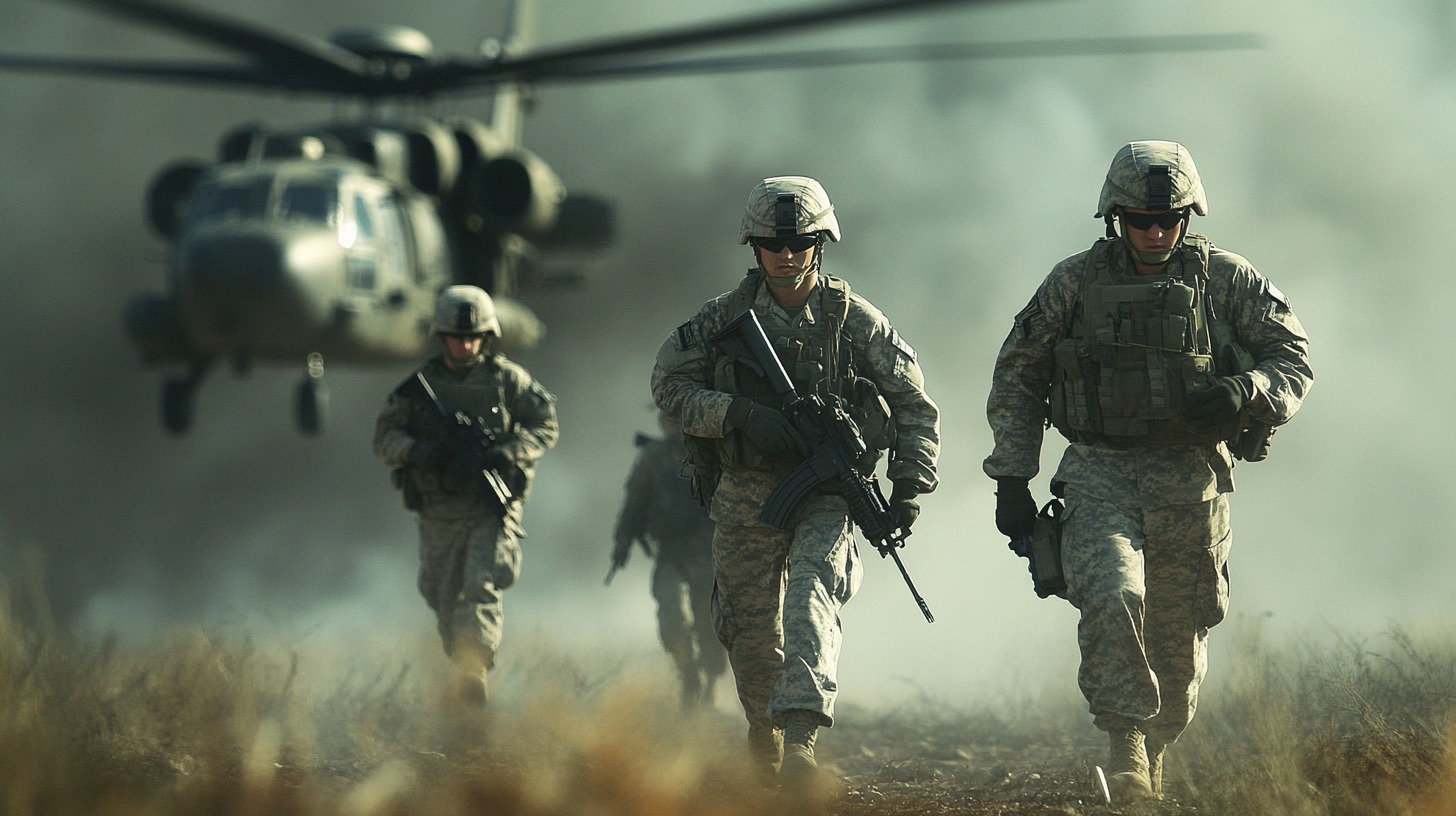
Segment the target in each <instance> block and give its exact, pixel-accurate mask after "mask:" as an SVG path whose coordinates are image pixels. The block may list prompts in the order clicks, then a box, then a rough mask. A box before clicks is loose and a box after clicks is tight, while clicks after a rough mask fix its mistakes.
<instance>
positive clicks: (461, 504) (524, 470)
mask: <svg viewBox="0 0 1456 816" xmlns="http://www.w3.org/2000/svg"><path fill="white" fill-rule="evenodd" d="M419 372H420V373H423V374H424V375H425V379H427V380H428V381H429V382H430V383H431V384H432V387H434V389H435V390H436V391H437V392H438V394H439V396H440V398H441V400H442V401H443V402H444V403H445V406H446V408H448V409H450V410H452V411H453V410H456V409H458V408H459V407H461V406H457V405H453V404H452V400H451V396H450V394H451V392H452V391H454V390H456V389H462V390H468V391H475V392H477V393H480V394H482V395H484V396H483V400H484V402H485V403H488V404H487V405H486V406H485V407H486V411H485V412H484V413H486V414H488V417H487V421H488V424H489V425H491V426H493V427H492V428H491V429H492V430H493V431H495V432H496V434H497V442H496V445H497V446H498V447H500V448H501V449H503V450H504V451H505V452H506V453H507V455H508V456H509V457H510V458H511V460H512V462H514V464H515V466H516V468H517V469H518V470H519V471H520V473H521V476H522V478H523V479H524V483H525V489H524V490H523V491H522V496H523V497H524V496H525V495H528V494H529V490H530V485H531V482H532V480H533V479H534V477H535V471H536V461H537V460H538V459H540V458H541V455H542V454H544V453H545V452H546V451H547V450H549V449H550V448H551V447H552V446H553V445H555V444H556V439H557V436H558V435H559V433H560V431H559V428H558V426H557V423H556V398H555V397H554V396H552V395H551V393H550V392H549V391H547V390H546V389H545V388H542V387H541V385H540V383H538V382H536V380H535V379H533V378H532V377H531V375H530V373H529V372H527V371H526V369H525V368H522V367H521V366H519V365H517V364H516V363H513V362H511V361H510V360H507V359H506V358H505V357H503V356H500V355H498V354H497V355H492V356H489V357H487V358H486V359H485V361H484V362H483V363H481V364H480V365H478V366H476V367H475V368H472V369H470V370H469V371H468V372H466V373H464V374H463V375H462V374H460V373H457V372H455V371H452V370H451V369H450V368H449V367H448V366H446V365H445V361H444V359H443V357H441V356H438V355H437V356H435V357H432V358H430V359H429V360H428V361H426V362H425V364H424V365H423V366H421V367H420V368H419ZM410 379H413V375H411V377H410ZM406 382H408V381H406ZM444 429H445V419H444V418H442V417H441V416H440V414H439V411H438V410H437V409H436V408H435V406H434V405H433V404H431V403H429V402H426V401H423V400H420V399H416V398H414V397H409V396H403V395H401V394H400V393H399V390H396V391H394V392H391V393H390V395H389V397H388V399H386V400H385V403H384V407H383V408H381V409H380V411H379V415H378V417H377V418H376V420H375V424H374V454H375V455H376V456H378V457H379V459H380V460H381V461H383V462H384V464H386V465H388V466H389V467H391V468H406V473H407V476H408V478H410V479H412V480H413V481H414V483H415V485H416V486H417V487H418V489H419V491H420V494H421V497H422V498H423V500H424V504H425V507H424V509H423V510H422V512H426V513H435V514H444V515H469V514H472V513H475V512H479V511H480V510H481V507H482V503H483V501H484V500H483V499H481V498H480V497H478V496H474V495H471V494H461V493H459V492H452V491H449V490H446V489H445V488H444V486H443V485H442V484H441V480H440V475H439V474H438V473H424V472H415V471H416V469H414V468H408V464H409V452H410V449H411V448H412V447H414V445H415V442H416V441H417V440H420V439H426V438H433V439H440V438H443V436H444ZM520 506H521V505H520V502H517V503H516V504H515V505H514V506H513V515H516V516H519V513H520Z"/></svg>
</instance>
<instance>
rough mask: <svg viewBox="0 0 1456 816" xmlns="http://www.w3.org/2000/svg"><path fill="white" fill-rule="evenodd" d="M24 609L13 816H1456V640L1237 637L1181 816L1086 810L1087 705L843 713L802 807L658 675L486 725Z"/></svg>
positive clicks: (558, 663) (431, 680)
mask: <svg viewBox="0 0 1456 816" xmlns="http://www.w3.org/2000/svg"><path fill="white" fill-rule="evenodd" d="M15 598H16V594H15V593H13V592H12V593H9V594H7V595H6V597H5V599H4V600H3V602H0V695H3V697H0V699H3V705H0V813H3V814H5V816H32V814H46V815H47V816H50V815H52V814H54V815H55V816H60V815H61V814H66V815H67V816H70V815H71V814H82V813H88V814H98V816H142V814H146V815H147V816H152V815H154V814H238V815H239V816H242V815H244V814H249V815H251V814H257V815H258V816H265V815H266V816H335V814H338V815H339V816H396V815H398V816H403V815H404V814H430V816H451V815H452V814H475V815H476V816H479V815H481V814H487V815H489V816H568V815H569V816H628V815H629V814H630V815H631V816H690V815H696V814H702V815H703V816H707V815H708V814H713V815H715V816H717V815H718V814H722V815H723V816H734V815H736V814H744V815H745V816H746V815H747V814H781V813H822V814H845V816H851V815H853V816H870V815H871V814H875V815H876V816H910V814H915V815H916V816H936V815H937V814H976V815H981V814H984V815H986V816H990V814H1000V815H1001V816H1013V815H1019V814H1110V813H1123V812H1139V813H1152V814H1194V813H1196V814H1216V815H1217V816H1224V815H1225V814H1269V816H1276V815H1277V816H1336V815H1338V816H1347V815H1348V816H1366V815H1367V814H1368V816H1377V815H1378V816H1402V815H1403V814H1410V815H1411V816H1435V814H1456V767H1453V761H1452V756H1451V755H1450V752H1449V750H1448V748H1449V745H1450V741H1451V732H1450V727H1451V724H1452V713H1453V703H1456V641H1452V640H1442V641H1434V640H1432V641H1426V640H1418V639H1416V638H1413V637H1411V636H1409V635H1407V634H1406V633H1404V632H1402V631H1399V630H1394V631H1391V632H1389V633H1387V634H1386V635H1383V636H1381V637H1379V638H1375V639H1373V640H1372V641H1370V642H1362V643H1356V642H1337V643H1335V644H1334V645H1329V644H1325V645H1323V646H1321V647H1319V648H1314V647H1301V646H1290V645H1288V644H1280V645H1278V646H1277V647H1276V646H1275V645H1274V644H1271V643H1267V642H1265V638H1264V637H1263V636H1262V635H1261V632H1260V629H1259V627H1258V626H1257V625H1251V624H1239V623H1232V624H1230V625H1231V626H1235V627H1239V628H1238V631H1239V636H1238V637H1237V638H1236V640H1237V641H1238V643H1237V644H1236V646H1235V651H1236V655H1235V658H1234V660H1233V668H1232V670H1231V671H1226V674H1227V675H1228V676H1226V677H1224V678H1222V679H1221V680H1220V681H1219V682H1218V683H1217V684H1216V693H1212V694H1210V699H1209V700H1207V702H1206V703H1205V707H1204V709H1203V711H1202V712H1201V713H1200V715H1199V718H1198V720H1197V721H1196V722H1195V724H1194V726H1193V728H1191V729H1190V731H1189V733H1188V734H1187V735H1185V738H1184V740H1183V741H1181V742H1180V743H1179V744H1178V745H1177V746H1174V748H1173V749H1171V751H1172V752H1171V755H1170V757H1169V768H1168V781H1167V787H1168V792H1169V794H1170V796H1169V798H1168V799H1167V800H1165V801H1163V802H1160V803H1157V804H1154V805H1150V806H1147V807H1144V808H1141V809H1138V810H1133V809H1128V808H1123V809H1118V808H1115V807H1112V806H1108V805H1105V804H1102V803H1101V802H1099V801H1098V800H1097V798H1096V797H1095V796H1094V795H1093V788H1092V784H1091V779H1092V773H1093V772H1092V766H1091V763H1093V762H1096V761H1100V760H1101V758H1102V756H1103V751H1104V748H1105V743H1104V742H1103V741H1102V739H1101V735H1100V734H1098V733H1097V732H1095V731H1094V730H1092V729H1091V727H1090V725H1087V724H1086V721H1087V717H1086V715H1085V713H1084V712H1083V711H1082V710H1081V706H1080V702H1079V701H1077V700H1071V699H1052V698H1051V697H1048V699H1044V700H1029V701H1027V702H1024V703H1017V704H1015V705H1011V706H1009V707H1003V708H1001V709H997V708H996V707H991V706H987V707H982V708H958V707H956V706H950V705H946V704H943V703H941V704H932V703H930V702H928V701H925V700H921V701H917V702H912V703H907V704H905V705H903V706H901V707H898V708H895V709H891V710H855V709H850V710H846V711H842V712H841V717H840V720H841V725H839V726H837V727H835V728H834V729H831V730H829V731H827V732H824V735H823V736H822V737H821V744H820V755H821V758H822V759H823V760H824V761H825V764H826V766H827V767H829V768H830V769H832V771H833V774H832V776H831V777H830V778H829V779H828V780H826V784H825V785H824V787H823V789H822V790H817V791H814V792H811V793H807V794H800V795H797V796H794V797H789V796H786V795H784V794H780V793H778V792H776V791H773V790H769V789H765V788H763V787H762V786H760V785H759V784H758V783H757V781H756V778H755V776H754V774H753V773H752V771H751V770H750V768H749V767H748V766H747V765H746V764H745V763H744V762H743V761H742V759H741V757H740V756H739V753H738V746H739V744H740V733H741V726H740V719H739V717H738V716H737V715H736V714H735V713H733V712H731V711H728V710H726V707H723V708H724V709H725V710H720V711H716V712H713V711H710V712H707V713H698V714H691V715H689V714H684V713H682V712H680V711H679V710H677V708H676V706H675V705H674V704H673V703H672V699H673V695H672V690H671V689H670V688H669V687H668V686H667V685H666V684H665V675H664V677H661V678H659V677H657V675H653V678H652V679H648V678H643V677H641V676H638V675H637V674H634V672H633V671H632V670H630V669H628V668H627V667H626V666H625V665H621V664H618V665H600V666H597V667H593V666H589V665H583V664H582V663H580V662H577V661H575V660H572V659H568V658H566V657H564V656H561V655H556V654H552V653H550V652H549V650H547V649H544V648H535V649H530V650H528V651H529V653H528V654H523V653H518V652H515V651H513V652H512V653H511V656H512V661H513V664H512V666H511V667H508V668H503V670H502V673H501V681H502V683H501V689H502V690H501V692H500V694H499V695H498V699H497V702H496V705H495V707H494V708H493V709H492V710H491V711H490V713H489V714H470V713H466V712H462V711H460V710H459V709H457V708H456V707H454V706H453V705H452V704H451V701H450V699H449V697H448V696H447V695H446V694H445V693H444V687H445V684H444V682H443V681H444V677H443V675H442V674H440V673H439V670H440V669H441V668H442V667H441V666H440V664H441V663H442V662H443V661H440V660H438V659H429V658H430V657H431V655H428V654H427V653H425V652H421V653H420V655H419V656H415V655H410V656H408V657H400V656H394V657H391V658H388V659H383V660H349V659H343V658H341V657H340V656H338V655H331V654H324V653H321V652H320V650H318V649H317V648H312V649H303V648H300V647H290V646H287V645H273V644H266V645H265V644H262V643H256V642H253V641H251V640H249V639H248V638H246V637H242V636H238V637H222V636H220V635H217V634H215V633H212V634H210V633H209V632H206V631H202V630H197V629H179V630H176V631H173V632H170V633H167V634H166V635H163V636H159V637H157V638H155V639H151V640H148V641H146V642H145V643H128V642H123V641H121V640H118V639H117V638H115V637H107V638H100V639H96V640H90V639H85V638H81V637H79V636H76V635H73V634H70V633H67V632H65V631H61V630H59V629H58V628H57V627H55V626H54V625H52V624H50V623H49V622H48V620H47V616H46V614H45V611H44V607H43V605H40V604H35V603H32V602H24V603H22V602H19V601H17V600H16V599H15ZM523 651H526V650H523ZM599 662H600V661H599ZM363 665H371V666H372V668H370V669H367V670H366V669H361V668H359V667H360V666H363Z"/></svg>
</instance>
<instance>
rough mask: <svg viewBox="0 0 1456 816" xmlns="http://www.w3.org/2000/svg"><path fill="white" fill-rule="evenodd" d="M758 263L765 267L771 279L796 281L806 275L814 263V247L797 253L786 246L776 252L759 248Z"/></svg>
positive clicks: (765, 271)
mask: <svg viewBox="0 0 1456 816" xmlns="http://www.w3.org/2000/svg"><path fill="white" fill-rule="evenodd" d="M757 249H758V262H759V263H760V264H761V265H762V266H763V271H764V273H766V274H767V275H768V276H769V277H770V278H777V279H779V280H783V281H790V280H794V279H795V278H797V277H798V276H800V275H802V274H804V270H806V269H808V268H809V265H810V264H811V263H813V261H814V252H815V251H816V250H815V248H814V247H812V246H811V247H809V248H808V249H805V250H802V251H800V252H795V251H794V250H793V249H792V248H791V247H788V246H784V247H782V248H781V249H779V251H777V252H774V251H772V250H769V249H768V248H766V247H761V246H760V247H757Z"/></svg>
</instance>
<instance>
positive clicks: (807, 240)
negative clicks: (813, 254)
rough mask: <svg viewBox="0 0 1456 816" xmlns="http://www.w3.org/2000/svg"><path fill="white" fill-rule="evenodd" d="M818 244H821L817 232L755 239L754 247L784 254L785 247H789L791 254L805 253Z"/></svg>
mask: <svg viewBox="0 0 1456 816" xmlns="http://www.w3.org/2000/svg"><path fill="white" fill-rule="evenodd" d="M817 243H819V234H818V233H816V232H811V233H809V234H808V235H780V236H776V237H774V238H754V239H753V245H754V246H756V247H758V248H759V249H766V250H768V251H769V252H783V251H784V247H788V248H789V251H790V252H803V251H804V250H806V249H808V248H809V247H811V246H814V245H815V244H817Z"/></svg>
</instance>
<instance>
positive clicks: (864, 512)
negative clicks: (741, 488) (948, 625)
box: [708, 309, 935, 623]
mask: <svg viewBox="0 0 1456 816" xmlns="http://www.w3.org/2000/svg"><path fill="white" fill-rule="evenodd" d="M708 341H709V342H711V343H714V344H716V345H717V346H719V347H720V348H722V349H723V350H724V351H725V352H727V353H728V354H731V355H733V356H734V357H735V358H736V359H737V360H738V361H739V362H741V363H743V364H744V365H746V366H748V367H750V368H751V369H753V370H754V371H755V372H757V373H759V374H761V375H762V376H763V377H764V378H765V379H767V380H768V381H769V382H770V383H772V384H773V387H774V390H775V391H778V392H779V396H780V397H781V398H783V401H784V407H783V412H784V416H786V417H788V419H789V421H790V422H791V423H793V426H794V430H795V431H797V432H798V434H799V438H800V439H801V440H802V442H803V443H804V461H803V462H802V463H801V464H800V465H799V466H798V467H795V468H794V469H793V470H792V471H791V472H790V473H789V475H788V476H785V477H784V480H783V481H782V482H780V483H779V484H778V486H776V487H775V488H774V489H773V492H772V493H770V494H769V496H768V500H767V501H765V502H764V506H763V510H762V511H760V513H759V516H758V518H759V521H762V522H764V523H765V524H772V525H773V526H775V527H778V528H780V529H783V528H784V527H785V526H787V525H788V522H789V517H790V516H791V515H792V514H793V512H794V510H795V509H796V508H798V506H799V504H800V502H802V501H803V500H804V498H805V497H806V496H807V495H808V494H809V491H811V490H813V489H814V488H816V487H818V486H820V485H823V484H829V485H833V486H834V487H836V488H837V489H838V491H839V494H840V495H841V496H843V497H844V502H845V504H847V505H848V506H849V518H850V520H851V521H853V522H854V524H855V526H856V527H859V529H860V532H861V533H863V534H864V537H865V539H866V540H867V541H869V543H870V544H871V545H873V546H874V548H875V549H876V550H877V551H879V553H880V557H881V558H883V557H885V556H889V557H891V558H893V559H894V560H895V566H896V567H899V568H900V575H901V576H902V577H904V579H905V585H906V586H908V587H909V588H910V594H911V595H912V596H914V598H915V603H916V604H917V605H918V606H919V607H920V611H921V613H923V614H924V615H925V620H927V621H929V622H931V623H934V622H935V616H934V615H931V614H930V607H929V606H928V605H927V604H926V603H925V599H924V598H922V597H920V592H919V591H917V590H916V589H915V582H914V581H911V580H910V573H908V572H906V571H905V564H904V563H903V562H901V561H900V554H899V553H898V552H896V549H897V548H899V547H903V546H905V539H906V538H907V537H908V536H909V535H910V531H909V530H906V529H897V528H896V527H895V518H894V514H893V513H891V511H890V505H889V503H888V502H886V501H885V496H884V494H883V493H881V492H880V484H879V481H878V480H876V479H874V478H872V477H868V476H865V475H864V474H862V473H860V472H859V471H858V470H856V469H855V466H854V463H855V461H856V460H858V459H859V458H860V457H861V456H862V455H863V454H864V453H865V452H866V445H865V442H864V439H863V438H862V437H861V436H860V434H859V429H858V428H856V427H855V425H854V420H852V419H850V418H849V415H848V414H846V413H845V412H844V409H843V408H841V407H840V406H839V405H838V404H835V405H829V404H826V403H825V402H824V400H823V399H821V398H820V397H819V395H818V394H812V393H811V394H803V395H801V394H799V392H798V391H796V390H795V389H794V384H793V382H792V381H791V380H790V379H789V375H788V373H787V372H785V371H784V364H783V362H782V361H780V360H779V357H778V354H776V353H775V352H774V350H773V346H772V345H770V344H769V341H768V336H767V335H765V334H764V332H763V326H762V325H761V324H760V323H759V322H758V315H756V314H754V313H753V310H751V309H750V310H749V311H746V312H744V313H743V314H742V315H739V316H738V317H736V318H734V319H733V320H732V321H731V322H729V323H728V325H726V326H724V327H723V328H722V330H720V331H719V332H718V333H717V334H714V335H713V336H712V337H710V338H708Z"/></svg>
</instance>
